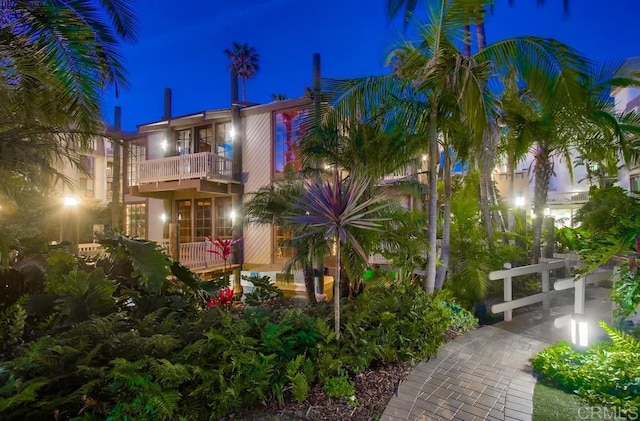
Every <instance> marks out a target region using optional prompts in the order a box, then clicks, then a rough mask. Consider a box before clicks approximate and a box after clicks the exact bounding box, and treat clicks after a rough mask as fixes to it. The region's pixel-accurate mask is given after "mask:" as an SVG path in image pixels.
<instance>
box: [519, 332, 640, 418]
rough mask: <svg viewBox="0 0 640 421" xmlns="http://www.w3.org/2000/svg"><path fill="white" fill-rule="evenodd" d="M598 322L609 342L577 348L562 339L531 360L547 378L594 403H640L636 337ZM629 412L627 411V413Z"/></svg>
mask: <svg viewBox="0 0 640 421" xmlns="http://www.w3.org/2000/svg"><path fill="white" fill-rule="evenodd" d="M600 326H601V327H602V328H603V329H605V331H607V333H608V334H609V336H610V337H611V342H603V343H599V344H596V345H593V346H591V347H590V348H589V349H587V350H586V351H583V352H581V351H577V350H575V349H573V348H572V347H571V345H569V344H568V343H565V342H562V343H559V344H557V345H554V346H552V347H551V348H547V349H545V350H544V351H542V352H540V353H539V354H538V355H536V356H535V357H534V358H533V359H532V360H531V364H532V365H533V367H534V369H535V370H536V371H537V372H538V373H539V374H540V375H541V376H542V377H543V378H544V379H545V380H547V381H549V382H551V383H553V384H555V385H558V386H560V387H562V388H563V389H565V390H567V391H569V392H575V393H577V394H578V395H580V396H582V397H584V398H585V399H587V400H588V401H589V402H591V403H592V404H594V405H608V406H615V407H617V408H619V409H620V410H621V411H623V412H624V411H631V412H633V411H637V408H639V407H640V383H639V381H638V379H640V341H638V339H636V338H634V337H633V336H631V335H628V334H626V333H623V332H621V331H618V330H615V329H612V328H610V327H608V326H607V325H606V324H604V323H601V324H600ZM631 412H629V414H630V415H631Z"/></svg>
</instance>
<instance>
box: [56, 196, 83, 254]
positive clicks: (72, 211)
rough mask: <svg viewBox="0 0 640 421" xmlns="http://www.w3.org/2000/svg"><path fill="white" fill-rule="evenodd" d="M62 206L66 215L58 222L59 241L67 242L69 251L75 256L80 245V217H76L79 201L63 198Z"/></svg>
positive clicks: (71, 197)
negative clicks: (69, 244)
mask: <svg viewBox="0 0 640 421" xmlns="http://www.w3.org/2000/svg"><path fill="white" fill-rule="evenodd" d="M62 204H63V207H64V209H65V210H66V212H65V214H66V215H65V214H63V215H62V220H61V221H60V241H64V240H67V241H69V242H70V243H71V251H72V252H73V253H75V254H77V253H78V245H79V243H80V217H79V215H78V207H79V206H80V200H79V199H78V198H77V197H75V196H65V197H64V198H63V199H62Z"/></svg>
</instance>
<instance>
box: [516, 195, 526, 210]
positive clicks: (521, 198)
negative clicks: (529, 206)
mask: <svg viewBox="0 0 640 421" xmlns="http://www.w3.org/2000/svg"><path fill="white" fill-rule="evenodd" d="M515 205H516V208H523V207H524V196H516V199H515Z"/></svg>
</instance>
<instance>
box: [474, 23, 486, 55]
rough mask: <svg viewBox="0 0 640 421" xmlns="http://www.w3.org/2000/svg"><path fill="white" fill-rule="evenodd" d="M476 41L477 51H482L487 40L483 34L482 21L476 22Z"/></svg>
mask: <svg viewBox="0 0 640 421" xmlns="http://www.w3.org/2000/svg"><path fill="white" fill-rule="evenodd" d="M475 27H476V41H478V51H481V50H484V49H485V48H486V47H487V39H486V37H485V32H484V21H482V22H476V24H475Z"/></svg>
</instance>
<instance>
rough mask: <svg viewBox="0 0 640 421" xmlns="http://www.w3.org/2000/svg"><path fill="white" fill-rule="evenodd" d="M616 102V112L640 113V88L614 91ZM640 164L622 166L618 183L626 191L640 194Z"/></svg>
mask: <svg viewBox="0 0 640 421" xmlns="http://www.w3.org/2000/svg"><path fill="white" fill-rule="evenodd" d="M612 95H613V97H615V100H616V111H617V112H619V113H622V112H630V111H635V112H636V113H640V88H618V89H616V90H614V91H613V93H612ZM639 164H640V163H636V164H635V165H631V166H630V167H627V166H622V168H621V169H620V172H619V177H618V183H619V185H620V187H622V188H624V189H625V190H627V191H629V192H631V193H634V194H640V165H639Z"/></svg>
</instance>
